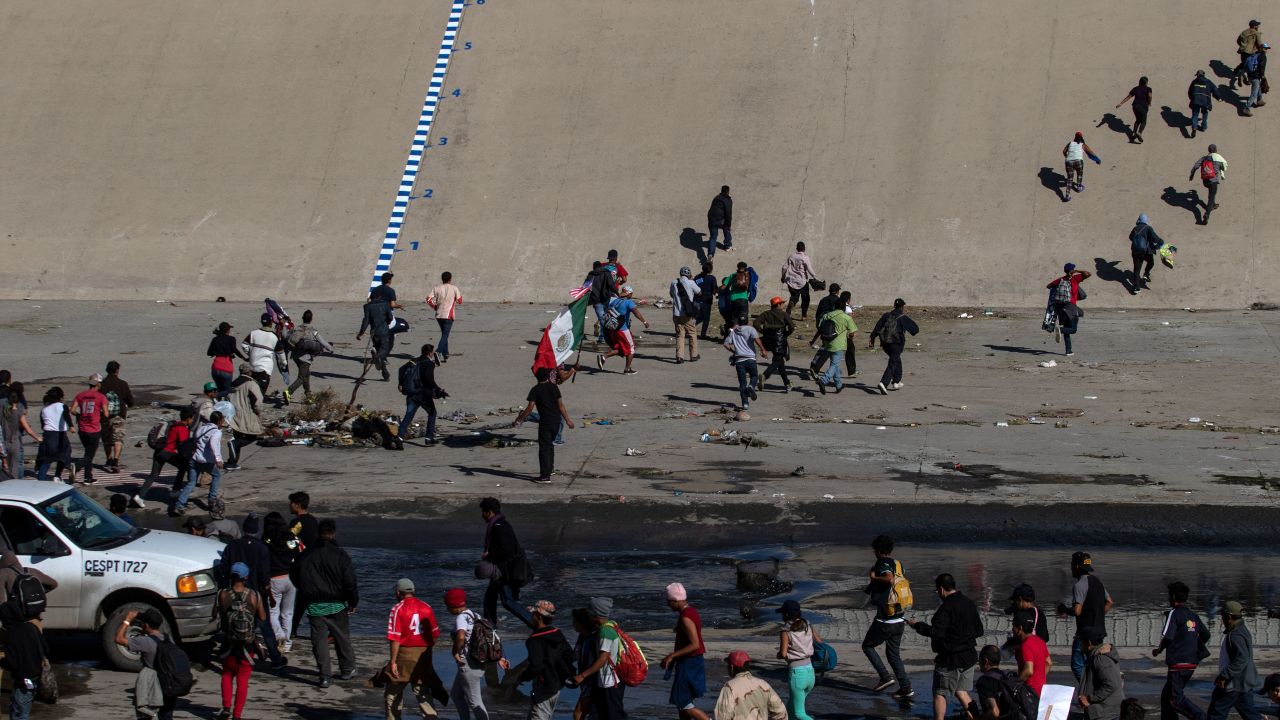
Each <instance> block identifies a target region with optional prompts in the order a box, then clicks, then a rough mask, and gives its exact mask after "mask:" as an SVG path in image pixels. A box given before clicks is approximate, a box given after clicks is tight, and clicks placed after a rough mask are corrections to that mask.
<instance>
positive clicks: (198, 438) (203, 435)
mask: <svg viewBox="0 0 1280 720" xmlns="http://www.w3.org/2000/svg"><path fill="white" fill-rule="evenodd" d="M225 424H226V421H225V420H223V418H222V413H220V412H218V411H217V410H215V411H213V413H211V414H210V415H209V422H207V423H204V424H203V425H201V426H200V427H199V428H198V429H197V430H196V431H195V432H194V433H192V435H191V438H192V439H193V440H194V441H195V445H196V447H195V453H194V454H193V455H192V456H191V467H190V468H189V469H188V470H187V482H186V484H185V485H183V486H182V491H181V492H180V493H178V499H177V500H176V501H174V504H173V512H172V513H170V514H172V515H174V516H178V515H185V514H186V512H187V500H188V499H190V497H191V491H192V490H195V488H196V484H197V483H198V482H199V480H200V473H208V474H209V476H210V477H212V478H213V480H212V481H211V482H210V483H209V502H210V503H212V502H213V501H214V500H216V499H217V498H218V485H219V484H220V483H221V482H222V428H223V426H224V425H225Z"/></svg>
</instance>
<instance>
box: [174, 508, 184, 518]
mask: <svg viewBox="0 0 1280 720" xmlns="http://www.w3.org/2000/svg"><path fill="white" fill-rule="evenodd" d="M186 514H187V509H186V508H184V507H180V508H174V509H173V516H174V517H182V516H183V515H186Z"/></svg>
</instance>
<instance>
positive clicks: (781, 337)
mask: <svg viewBox="0 0 1280 720" xmlns="http://www.w3.org/2000/svg"><path fill="white" fill-rule="evenodd" d="M755 329H756V332H757V333H759V335H760V342H761V344H762V346H763V347H764V349H765V350H768V351H769V352H771V353H773V359H772V360H771V361H770V362H769V367H767V368H765V371H764V372H763V373H761V374H760V379H759V381H758V382H757V383H756V389H757V390H761V391H763V390H764V383H765V381H766V380H768V379H769V376H770V375H772V374H774V373H777V374H778V375H779V376H781V377H782V391H783V392H791V380H790V379H788V378H787V360H790V359H791V345H790V343H789V342H788V338H790V337H791V333H793V332H795V331H796V326H795V323H793V322H791V315H790V313H788V312H787V311H785V310H783V309H782V298H781V297H778V296H777V295H775V296H774V297H773V298H772V299H770V300H769V309H768V310H765V311H764V312H762V313H760V314H759V315H757V316H756V320H755ZM766 357H767V356H766Z"/></svg>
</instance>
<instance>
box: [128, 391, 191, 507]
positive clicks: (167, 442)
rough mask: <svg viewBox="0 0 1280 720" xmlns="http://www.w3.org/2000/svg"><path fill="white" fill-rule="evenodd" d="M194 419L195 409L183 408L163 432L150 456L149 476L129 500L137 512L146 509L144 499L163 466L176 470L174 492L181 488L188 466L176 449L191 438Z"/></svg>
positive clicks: (158, 477) (157, 478)
mask: <svg viewBox="0 0 1280 720" xmlns="http://www.w3.org/2000/svg"><path fill="white" fill-rule="evenodd" d="M195 417H196V409H195V408H193V407H184V408H182V409H181V410H179V411H178V420H177V421H176V422H173V423H171V424H170V425H169V429H168V430H167V431H166V432H165V436H164V442H163V443H162V444H161V445H160V447H159V448H157V449H156V451H155V452H154V453H152V455H151V474H150V475H148V476H147V479H146V481H145V482H143V483H142V487H140V488H138V490H137V492H135V493H134V494H133V497H131V498H129V503H130V504H131V505H133V506H134V507H136V508H138V509H139V510H145V509H146V508H147V503H146V500H145V499H144V498H145V497H146V495H147V491H148V490H150V489H151V486H152V485H154V484H155V482H156V480H159V479H160V473H161V472H162V471H163V470H164V466H165V465H170V466H172V467H173V468H174V469H175V470H176V472H175V473H174V475H173V488H174V490H177V489H178V488H179V487H181V486H182V483H183V481H184V479H185V478H186V477H187V469H188V467H189V466H188V463H187V461H186V460H184V459H183V457H182V456H181V455H179V454H178V447H179V446H180V445H182V443H184V442H186V440H187V438H188V437H190V436H191V423H192V422H194V421H195Z"/></svg>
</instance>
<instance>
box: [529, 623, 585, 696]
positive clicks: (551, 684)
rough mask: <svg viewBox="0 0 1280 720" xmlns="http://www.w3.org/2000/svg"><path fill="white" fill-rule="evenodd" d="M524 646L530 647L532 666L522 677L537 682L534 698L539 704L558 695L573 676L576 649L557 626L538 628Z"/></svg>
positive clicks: (534, 683)
mask: <svg viewBox="0 0 1280 720" xmlns="http://www.w3.org/2000/svg"><path fill="white" fill-rule="evenodd" d="M524 645H525V647H526V648H528V650H529V667H527V668H525V671H524V675H522V676H521V679H523V680H527V681H529V682H531V683H533V688H532V690H533V691H532V693H531V695H530V697H531V699H532V700H533V702H534V704H535V705H536V704H537V703H540V702H542V701H544V700H548V699H550V698H552V697H553V696H555V694H556V693H558V692H560V689H561V688H563V687H564V681H565V680H566V679H567V678H571V677H573V673H574V667H573V648H571V647H569V641H568V640H565V639H564V633H561V632H560V631H559V630H558V629H556V628H553V627H546V628H542V629H541V630H538V631H535V632H534V633H533V634H532V635H530V636H529V639H528V640H525V641H524Z"/></svg>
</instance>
